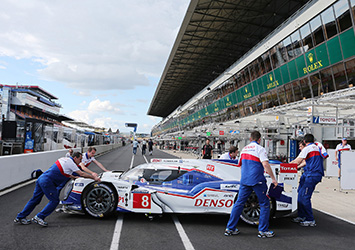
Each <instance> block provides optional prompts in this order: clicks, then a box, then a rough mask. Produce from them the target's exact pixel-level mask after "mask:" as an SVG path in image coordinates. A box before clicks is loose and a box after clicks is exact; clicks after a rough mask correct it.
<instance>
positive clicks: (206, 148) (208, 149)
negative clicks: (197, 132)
mask: <svg viewBox="0 0 355 250" xmlns="http://www.w3.org/2000/svg"><path fill="white" fill-rule="evenodd" d="M212 157H213V148H212V146H211V145H210V140H209V139H207V140H206V144H205V145H203V147H202V159H212Z"/></svg>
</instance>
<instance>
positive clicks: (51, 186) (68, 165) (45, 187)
mask: <svg viewBox="0 0 355 250" xmlns="http://www.w3.org/2000/svg"><path fill="white" fill-rule="evenodd" d="M81 158H82V156H81V153H79V152H75V153H73V157H63V158H60V159H58V160H57V161H56V162H55V163H54V164H53V165H52V166H51V167H50V168H49V169H48V170H47V171H45V172H44V173H43V174H42V175H41V176H40V177H39V178H38V180H37V181H36V187H35V190H34V193H33V197H32V198H31V199H30V200H29V201H28V202H27V204H26V206H25V207H24V209H23V210H22V211H21V212H20V213H19V214H18V215H17V217H16V218H15V220H14V223H15V224H21V225H28V224H31V220H28V219H26V217H27V216H28V215H29V214H30V213H31V212H32V211H33V210H34V209H35V207H36V206H37V205H38V204H39V203H40V202H41V200H42V197H43V195H45V196H46V197H47V199H48V200H49V202H48V204H47V205H46V206H45V207H44V208H43V209H42V211H41V212H39V213H38V214H37V215H35V217H33V218H32V222H34V223H37V224H38V225H40V226H43V227H46V226H48V223H47V222H46V221H45V220H44V219H45V218H46V217H47V216H49V215H50V214H51V213H52V212H53V211H54V210H55V208H56V207H57V205H58V204H59V192H60V189H61V187H63V186H64V185H65V183H66V182H67V181H68V180H69V179H70V178H76V177H74V176H73V173H76V174H78V175H79V176H82V177H86V178H91V179H94V180H95V181H100V178H98V177H97V176H93V175H90V174H87V173H85V172H83V171H81V170H80V169H79V168H78V164H79V163H80V162H81Z"/></svg>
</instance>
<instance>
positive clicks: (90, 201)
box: [82, 183, 118, 217]
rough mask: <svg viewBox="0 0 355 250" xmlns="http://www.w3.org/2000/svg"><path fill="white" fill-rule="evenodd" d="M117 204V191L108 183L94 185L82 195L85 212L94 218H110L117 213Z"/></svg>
mask: <svg viewBox="0 0 355 250" xmlns="http://www.w3.org/2000/svg"><path fill="white" fill-rule="evenodd" d="M117 202H118V196H117V193H116V191H115V190H114V188H112V187H111V185H109V184H106V183H92V184H91V185H89V186H88V187H87V188H86V189H85V190H84V192H83V195H82V206H83V210H84V212H85V213H86V214H89V215H91V216H93V217H106V216H109V215H110V214H112V213H113V212H114V211H115V209H116V207H117Z"/></svg>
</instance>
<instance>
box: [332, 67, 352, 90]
mask: <svg viewBox="0 0 355 250" xmlns="http://www.w3.org/2000/svg"><path fill="white" fill-rule="evenodd" d="M332 69H333V74H334V81H335V88H336V90H340V89H345V88H347V87H348V82H347V79H346V73H345V68H344V65H343V63H339V64H337V65H335V66H333V67H332Z"/></svg>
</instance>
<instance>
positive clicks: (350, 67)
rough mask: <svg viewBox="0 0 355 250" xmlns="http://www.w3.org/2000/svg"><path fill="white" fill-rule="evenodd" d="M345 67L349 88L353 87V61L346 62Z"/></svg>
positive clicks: (354, 80)
mask: <svg viewBox="0 0 355 250" xmlns="http://www.w3.org/2000/svg"><path fill="white" fill-rule="evenodd" d="M345 67H346V74H347V76H348V79H349V87H353V86H354V85H355V59H353V60H351V61H348V62H346V63H345Z"/></svg>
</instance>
